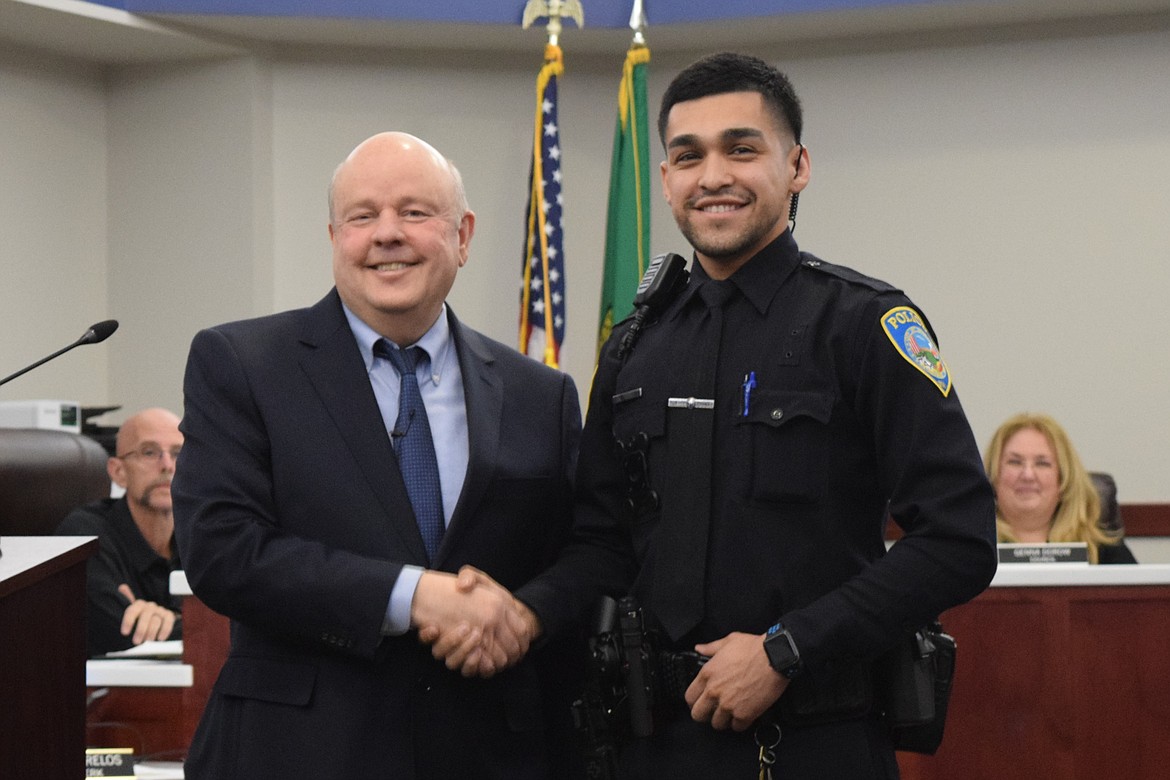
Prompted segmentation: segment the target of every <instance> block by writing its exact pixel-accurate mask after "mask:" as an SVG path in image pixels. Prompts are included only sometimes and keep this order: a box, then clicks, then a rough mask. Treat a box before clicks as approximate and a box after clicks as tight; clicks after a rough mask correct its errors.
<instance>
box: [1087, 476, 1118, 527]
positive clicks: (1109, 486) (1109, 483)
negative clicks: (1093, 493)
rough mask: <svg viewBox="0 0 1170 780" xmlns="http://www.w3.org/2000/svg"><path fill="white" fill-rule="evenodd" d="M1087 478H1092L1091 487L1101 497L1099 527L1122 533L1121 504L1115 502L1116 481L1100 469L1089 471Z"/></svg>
mask: <svg viewBox="0 0 1170 780" xmlns="http://www.w3.org/2000/svg"><path fill="white" fill-rule="evenodd" d="M1089 479H1091V480H1093V487H1095V488H1097V495H1098V496H1100V498H1101V520H1100V524H1101V527H1102V528H1104V529H1105V530H1106V531H1116V532H1118V533H1119V534H1121V533H1124V532H1125V524H1124V523H1123V522H1122V520H1121V506H1120V505H1119V504H1118V503H1117V482H1116V481H1114V479H1113V476H1112V475H1111V474H1106V473H1105V472H1102V471H1090V472H1089Z"/></svg>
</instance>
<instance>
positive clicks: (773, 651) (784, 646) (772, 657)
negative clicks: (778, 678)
mask: <svg viewBox="0 0 1170 780" xmlns="http://www.w3.org/2000/svg"><path fill="white" fill-rule="evenodd" d="M764 652H765V653H767V654H768V663H770V664H771V665H772V668H773V669H775V670H776V671H777V672H779V673H780V674H782V675H784V676H785V677H787V678H788V679H789V680H791V679H792V678H794V677H796V676H798V675H799V674H800V673H801V672H802V671H804V664H803V663H802V662H801V660H800V651H799V650H797V649H796V642H793V641H792V634H790V633H788V629H787V628H785V627H784V624H783V623H777V624H776V625H774V626H772V627H771V628H769V629H768V632H767V633H766V634H764Z"/></svg>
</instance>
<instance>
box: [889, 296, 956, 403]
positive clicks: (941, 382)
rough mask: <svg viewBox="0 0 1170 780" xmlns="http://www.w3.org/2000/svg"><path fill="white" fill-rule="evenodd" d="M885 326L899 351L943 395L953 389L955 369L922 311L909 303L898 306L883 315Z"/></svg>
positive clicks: (891, 341) (891, 340)
mask: <svg viewBox="0 0 1170 780" xmlns="http://www.w3.org/2000/svg"><path fill="white" fill-rule="evenodd" d="M882 328H884V329H885V331H886V336H888V337H889V339H890V343H892V344H893V345H894V347H895V348H896V349H897V350H898V353H899V354H901V355H902V357H904V358H905V359H906V361H907V362H908V363H910V365H912V366H914V367H915V368H917V369H918V370H919V371H921V372H922V373H923V374H925V375H926V377H927V378H928V379H930V381H932V382H934V384H935V386H936V387H938V389H939V391H940V392H941V393H942V394H943V396H946V395H948V394H949V393H950V392H951V372H950V370H948V369H947V363H946V361H945V360H943V358H942V354H941V353H939V351H938V346H937V345H936V344H935V343H934V339H933V338H932V337H931V335H930V331H929V330H927V329H926V323H925V322H923V321H922V315H920V314H919V313H918V312H916V311H914V309H912V308H910V307H909V306H895V307H894V308H892V309H890V310H889V311H888V312H886V313H885V314H883V315H882Z"/></svg>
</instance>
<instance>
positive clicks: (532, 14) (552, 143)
mask: <svg viewBox="0 0 1170 780" xmlns="http://www.w3.org/2000/svg"><path fill="white" fill-rule="evenodd" d="M542 17H547V19H548V24H547V32H548V43H547V44H546V45H545V47H544V65H543V66H542V67H541V70H540V74H539V75H538V77H537V82H536V113H535V118H534V126H533V138H532V168H531V170H530V173H529V192H528V213H527V217H526V220H525V222H526V225H525V228H526V237H525V246H524V273H523V276H522V293H521V296H520V351H521V352H523V353H525V354H528V355H531V356H532V357H537V355H535V354H532V353H533V351H534V350H535V351H537V352H539V353H540V356H539V358H538V359H541V360H542V361H543V362H544V363H546V364H547V365H550V366H553V367H554V368H556V367H559V361H560V354H559V353H560V344H561V341H562V336H563V333H564V310H565V300H564V289H565V284H564V255H563V248H564V245H563V241H562V238H561V228H562V226H563V223H562V220H561V207H560V198H559V195H560V186H561V185H560V182H561V172H560V143H559V130H558V128H557V119H556V117H557V107H556V104H557V98H556V92H557V86H556V85H557V81H558V77H559V76H560V75H561V74H562V73H563V72H564V60H563V56H562V53H561V48H560V45H559V39H560V34H561V30H562V25H561V19H562V18H563V17H568V18H571V19H573V20H574V21H576V22H577V26H578V27H581V26H583V24H584V18H585V15H584V11H583V10H582V8H581V3H580V0H529V1H528V3H527V4H526V5H525V6H524V13H523V18H522V22H521V26H522V27H523V28H524V29H527V28H528V27H529V26H531V25H532V23H533V22H535V21H536V20H537V19H539V18H542ZM546 157H547V158H548V159H546ZM534 292H535V293H537V295H538V296H539V297H537V298H536V299H533V293H534ZM537 323H540V325H538V324H537ZM537 329H541V330H542V331H543V336H544V344H543V349H540V345H539V342H535V343H533V344H532V345H531V346H532V348H531V349H530V340H531V337H532V336H533V333H534V331H535V330H537Z"/></svg>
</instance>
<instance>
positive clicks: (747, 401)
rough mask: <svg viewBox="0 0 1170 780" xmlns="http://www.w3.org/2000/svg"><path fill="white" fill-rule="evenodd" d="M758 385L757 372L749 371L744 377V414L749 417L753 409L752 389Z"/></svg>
mask: <svg viewBox="0 0 1170 780" xmlns="http://www.w3.org/2000/svg"><path fill="white" fill-rule="evenodd" d="M755 386H756V372H755V371H749V372H747V374H745V375H744V377H743V416H744V417H747V416H748V413H749V412H750V411H751V409H752V390H753V389H755Z"/></svg>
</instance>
